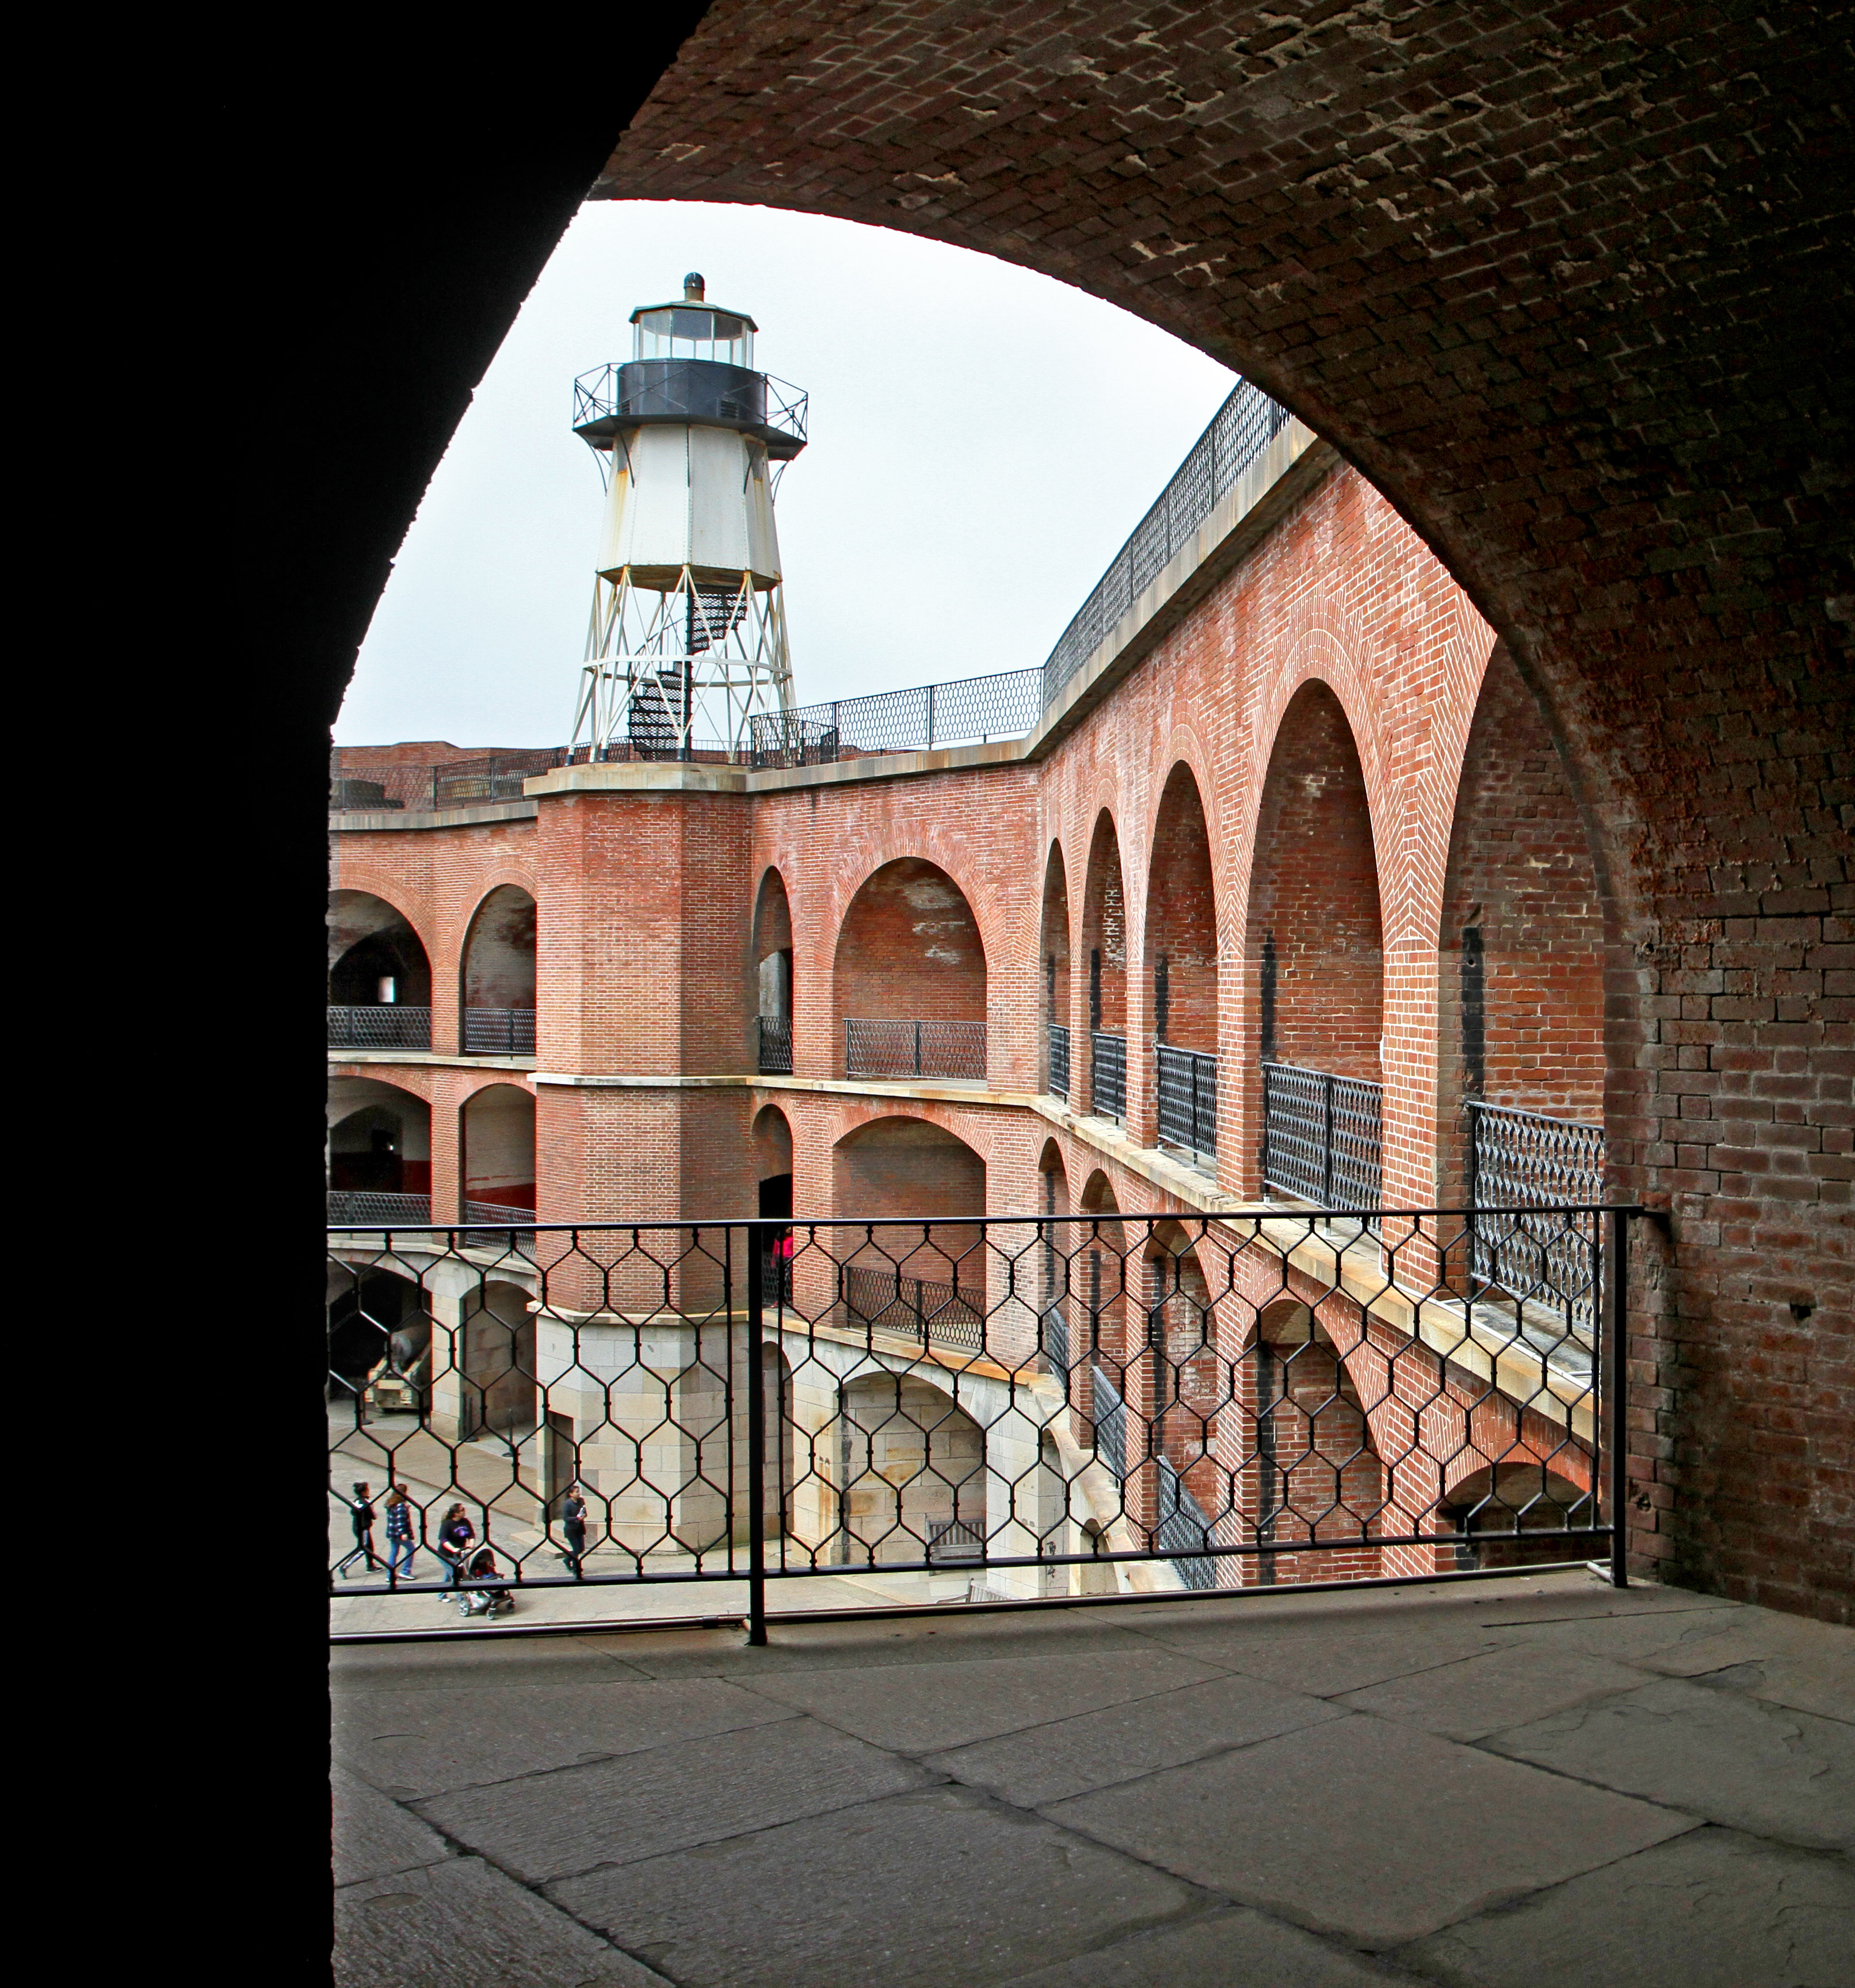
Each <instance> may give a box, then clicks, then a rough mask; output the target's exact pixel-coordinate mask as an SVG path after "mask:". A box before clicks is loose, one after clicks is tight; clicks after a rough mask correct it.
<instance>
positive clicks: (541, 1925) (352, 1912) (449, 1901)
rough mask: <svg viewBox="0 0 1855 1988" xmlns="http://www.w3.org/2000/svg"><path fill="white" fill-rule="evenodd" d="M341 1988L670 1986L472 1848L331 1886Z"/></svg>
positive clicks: (338, 1985) (337, 1981)
mask: <svg viewBox="0 0 1855 1988" xmlns="http://www.w3.org/2000/svg"><path fill="white" fill-rule="evenodd" d="M334 1959H335V1988H671V1984H670V1983H668V1982H666V1981H665V1980H664V1978H663V1976H662V1975H661V1974H658V1973H654V1972H653V1971H652V1969H649V1968H648V1967H645V1966H642V1965H641V1963H638V1961H636V1960H634V1959H631V1956H629V1955H628V1954H625V1953H621V1952H618V1949H616V1948H614V1946H611V1944H610V1943H609V1942H608V1941H605V1940H603V1939H601V1938H600V1937H599V1936H598V1935H597V1933H594V1932H588V1931H587V1929H586V1928H585V1927H584V1926H583V1925H577V1924H576V1923H575V1922H574V1920H573V1919H570V1918H569V1917H568V1915H567V1914H566V1913H565V1912H561V1911H560V1910H559V1909H558V1908H557V1907H555V1906H553V1905H549V1904H548V1903H547V1901H546V1900H545V1899H544V1898H537V1897H536V1896H535V1895H534V1894H533V1892H527V1891H524V1890H523V1888H522V1887H521V1886H520V1885H517V1884H516V1883H514V1882H513V1881H511V1880H510V1879H509V1878H505V1877H504V1876H503V1874H502V1873H501V1872H500V1871H493V1870H492V1869H490V1868H489V1865H486V1864H485V1863H483V1862H482V1861H481V1860H480V1859H479V1858H475V1857H459V1858H453V1859H452V1861H450V1862H449V1863H448V1864H445V1865H441V1866H438V1868H435V1869H428V1870H419V1871H410V1872H407V1873H404V1874H402V1875H399V1876H398V1877H392V1878H377V1879H375V1880H374V1881H371V1882H370V1883H367V1884H361V1885H350V1887H349V1888H347V1890H345V1891H342V1892H337V1893H336V1895H335V1955H334Z"/></svg>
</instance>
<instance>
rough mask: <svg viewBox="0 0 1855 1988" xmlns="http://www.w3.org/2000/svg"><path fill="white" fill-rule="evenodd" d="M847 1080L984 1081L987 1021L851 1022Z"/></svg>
mask: <svg viewBox="0 0 1855 1988" xmlns="http://www.w3.org/2000/svg"><path fill="white" fill-rule="evenodd" d="M844 1073H845V1076H846V1077H890V1078H895V1079H900V1080H908V1079H910V1078H913V1077H953V1078H956V1079H959V1080H963V1081H966V1082H971V1081H973V1080H978V1081H979V1082H980V1083H983V1082H984V1080H985V1074H986V1025H985V1023H983V1022H933V1021H889V1022H884V1021H877V1022H865V1021H851V1020H846V1021H845V1024H844Z"/></svg>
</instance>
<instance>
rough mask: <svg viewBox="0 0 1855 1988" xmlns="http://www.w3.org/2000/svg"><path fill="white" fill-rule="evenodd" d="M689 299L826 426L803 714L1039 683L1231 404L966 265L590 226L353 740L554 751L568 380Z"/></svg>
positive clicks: (784, 548)
mask: <svg viewBox="0 0 1855 1988" xmlns="http://www.w3.org/2000/svg"><path fill="white" fill-rule="evenodd" d="M689 269H699V270H700V271H701V272H702V273H703V274H704V275H705V276H706V277H707V279H708V286H709V288H708V295H709V302H710V303H716V304H720V305H723V306H731V307H733V308H734V309H740V310H744V311H746V313H748V314H749V315H750V316H752V317H753V319H754V320H755V321H756V322H757V324H758V325H759V326H760V336H759V338H758V340H757V343H756V347H755V363H757V365H758V366H759V367H760V368H761V369H762V370H764V371H767V372H769V373H773V374H777V375H778V376H779V377H780V378H782V379H785V380H791V381H793V382H794V383H795V384H797V385H798V386H800V387H803V388H804V389H805V390H806V391H807V392H809V394H811V424H810V431H811V445H810V446H809V447H808V448H807V449H806V450H805V451H804V454H803V455H801V456H800V457H799V458H797V461H796V462H794V463H793V464H792V465H790V468H788V469H787V472H786V474H785V477H784V481H783V482H782V483H781V484H780V492H779V502H778V518H779V533H780V551H781V553H782V554H783V556H784V569H785V588H786V604H787V621H788V626H789V628H790V634H791V641H792V664H793V679H794V695H795V696H796V698H797V701H798V702H800V703H801V704H807V703H811V702H816V701H817V700H819V699H822V698H831V697H848V696H851V695H855V694H857V693H858V692H860V691H872V690H892V689H899V688H902V687H904V686H905V685H912V684H922V683H934V682H945V681H948V680H949V679H950V678H956V677H966V676H982V675H984V674H987V673H989V672H990V671H994V670H1012V669H1024V668H1030V667H1031V666H1032V665H1033V664H1038V663H1041V661H1043V659H1044V657H1045V655H1047V654H1048V652H1049V651H1050V649H1051V645H1052V644H1054V642H1055V641H1056V638H1057V637H1058V635H1060V634H1061V633H1062V631H1063V629H1064V627H1065V625H1066V624H1067V623H1068V620H1069V617H1071V615H1072V614H1074V613H1075V610H1076V609H1077V608H1078V607H1079V606H1080V605H1081V604H1082V600H1083V599H1084V598H1085V596H1086V595H1087V593H1088V590H1089V589H1090V588H1091V587H1093V586H1094V584H1095V581H1096V580H1097V579H1098V577H1099V576H1100V575H1101V573H1102V569H1103V567H1104V566H1106V564H1107V563H1108V561H1109V560H1110V559H1111V558H1112V556H1113V555H1114V553H1115V550H1116V549H1117V548H1118V547H1119V545H1120V543H1121V542H1122V539H1125V538H1126V536H1127V534H1128V532H1129V531H1131V530H1132V528H1133V526H1135V525H1136V523H1137V522H1139V518H1140V516H1141V515H1142V512H1144V511H1145V510H1146V507H1147V506H1148V505H1149V504H1150V503H1151V502H1153V499H1154V498H1155V497H1156V496H1157V495H1159V491H1160V489H1162V488H1163V485H1164V484H1165V482H1166V478H1167V477H1169V476H1170V475H1171V474H1172V472H1173V469H1174V468H1176V467H1177V465H1178V463H1179V462H1180V458H1182V457H1183V455H1184V454H1185V452H1186V450H1187V449H1188V448H1190V446H1191V445H1192V443H1193V441H1194V440H1195V439H1196V438H1197V435H1198V434H1199V432H1200V430H1201V429H1202V428H1203V427H1204V424H1206V422H1207V421H1209V420H1210V417H1211V415H1212V414H1214V412H1215V411H1216V410H1217V407H1218V405H1219V404H1220V403H1221V401H1223V400H1224V397H1225V395H1226V394H1228V393H1229V391H1230V387H1231V386H1232V384H1234V379H1233V376H1232V375H1231V374H1229V373H1227V372H1226V371H1225V370H1224V368H1223V367H1220V366H1218V365H1217V364H1215V363H1214V362H1213V361H1211V360H1209V359H1207V358H1206V357H1203V354H1202V353H1198V352H1196V351H1194V350H1192V348H1191V347H1189V346H1186V345H1182V344H1180V343H1179V342H1178V341H1177V340H1176V339H1173V338H1172V337H1170V336H1168V335H1167V334H1166V333H1164V332H1161V331H1156V330H1154V329H1153V327H1152V326H1149V325H1147V324H1144V323H1142V322H1141V321H1140V320H1139V319H1138V318H1134V317H1130V316H1127V315H1126V313H1124V312H1122V311H1119V310H1117V309H1115V308H1114V307H1113V306H1112V305H1109V304H1105V303H1100V302H1098V301H1097V300H1096V299H1094V298H1092V297H1088V296H1084V295H1083V294H1082V292H1081V291H1079V290H1073V289H1069V288H1068V287H1067V286H1065V285H1064V284H1061V283H1058V282H1054V281H1052V280H1051V279H1050V278H1048V277H1045V276H1034V275H1032V274H1031V273H1030V272H1027V271H1025V270H1023V269H1016V268H1014V267H1012V266H1011V265H1009V264H1007V263H1004V262H994V261H993V260H992V259H990V258H989V257H987V256H983V255H973V254H970V253H969V252H966V251H965V250H963V249H950V248H946V247H943V246H942V245H940V244H939V243H937V242H923V241H919V240H916V239H915V238H912V237H911V236H909V235H895V234H891V233H889V232H888V231H886V230H885V229H882V228H864V227H860V226H858V225H856V224H855V223H853V222H851V221H832V220H828V219H825V218H822V217H821V216H818V215H797V214H784V213H780V212H777V211H774V210H773V209H771V208H754V207H723V206H709V205H699V204H696V203H692V202H684V201H676V202H668V201H619V202H611V201H606V202H600V203H597V204H596V205H589V206H587V207H585V208H582V209H581V212H580V214H579V215H578V217H577V218H576V219H575V221H574V223H573V225H572V226H571V227H570V228H569V229H568V231H567V235H566V238H565V239H564V241H563V242H561V244H560V248H559V249H557V251H556V252H555V254H554V256H553V260H552V261H551V262H550V263H549V264H548V265H547V269H546V270H545V271H544V272H543V275H542V276H541V279H540V282H538V283H537V285H536V286H535V289H534V292H533V295H532V296H530V298H529V299H528V302H527V303H526V305H525V306H523V310H522V313H521V315H520V317H518V318H517V319H516V323H515V326H514V328H513V330H511V331H510V333H509V337H508V339H507V340H506V343H504V345H503V348H502V350H501V351H500V352H499V353H497V355H496V360H495V362H494V363H493V365H492V366H491V367H490V369H489V374H488V375H487V376H486V378H485V380H484V381H483V384H482V386H481V387H479V389H478V391H477V394H476V400H475V401H474V402H473V403H472V406H471V408H470V411H469V413H468V414H465V417H464V420H463V424H462V426H461V427H460V428H459V430H458V431H457V434H456V437H455V439H454V440H453V441H452V445H451V448H450V449H449V451H448V452H447V454H446V455H445V459H444V461H443V462H442V464H441V465H439V468H438V474H437V475H435V477H434V478H433V479H432V486H431V488H430V489H428V491H427V492H426V493H425V502H424V504H423V505H421V507H420V509H419V513H418V519H417V521H416V522H415V523H414V525H413V526H412V529H411V532H409V533H408V536H407V539H406V542H405V546H403V547H402V548H401V552H400V555H399V559H398V563H397V565H396V566H394V572H393V576H392V579H391V580H390V581H389V583H388V587H387V590H386V592H385V593H384V595H383V596H382V597H381V603H380V606H379V607H378V609H377V610H376V612H375V614H374V621H373V625H372V627H371V628H370V629H369V630H368V631H367V641H366V642H365V643H364V645H363V647H362V648H361V662H360V666H359V668H358V669H357V671H356V672H355V676H354V684H353V685H352V687H351V688H350V691H349V692H348V697H347V702H346V704H344V706H343V707H342V712H341V717H340V722H339V723H338V724H337V728H336V733H335V735H336V737H337V739H338V740H340V741H341V742H344V743H345V744H349V745H362V744H384V743H388V742H392V741H395V740H401V739H449V740H451V741H452V742H453V743H454V744H456V745H558V744H561V743H564V742H565V740H566V738H567V732H568V731H569V730H570V727H571V723H572V718H573V711H574V696H575V693H576V691H577V688H578V685H579V673H580V662H581V656H582V654H583V653H584V643H585V634H586V622H587V609H588V607H589V605H590V603H591V594H592V583H593V573H592V559H593V553H594V545H595V542H596V536H597V529H598V524H599V517H600V508H601V498H602V493H601V485H600V478H599V472H598V469H597V466H596V465H595V463H594V459H593V457H592V454H591V451H589V450H588V449H587V447H586V445H585V444H584V443H583V442H582V441H580V440H579V439H578V438H577V436H575V435H574V433H573V432H572V430H571V428H570V425H569V421H570V414H571V410H572V404H573V394H572V386H573V380H574V375H575V374H579V373H583V372H585V371H586V370H588V369H589V368H591V367H594V366H597V365H601V364H602V363H604V362H605V361H606V360H610V359H628V358H629V357H631V327H630V326H629V324H628V322H627V320H628V318H629V317H630V315H631V312H632V310H633V309H635V307H636V306H638V305H639V304H642V303H661V302H662V301H664V300H665V299H668V298H672V297H675V296H680V295H681V293H682V276H683V272H685V270H689Z"/></svg>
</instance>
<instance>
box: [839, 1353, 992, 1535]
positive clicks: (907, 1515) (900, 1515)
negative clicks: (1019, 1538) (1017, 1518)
mask: <svg viewBox="0 0 1855 1988" xmlns="http://www.w3.org/2000/svg"><path fill="white" fill-rule="evenodd" d="M838 1441H839V1444H840V1446H841V1447H840V1455H841V1466H840V1468H841V1476H842V1479H843V1483H844V1487H845V1489H844V1496H843V1499H842V1502H841V1511H842V1519H841V1549H840V1551H841V1559H842V1560H843V1562H844V1564H845V1565H846V1566H850V1567H880V1566H882V1565H884V1564H885V1563H891V1562H895V1561H903V1562H906V1561H909V1560H913V1561H916V1562H919V1561H922V1560H926V1562H928V1563H929V1565H930V1566H933V1567H959V1566H960V1565H962V1564H970V1563H973V1562H976V1561H977V1560H980V1558H981V1557H983V1554H984V1551H985V1538H986V1481H985V1460H986V1456H985V1433H984V1432H983V1430H982V1429H981V1428H980V1425H978V1423H977V1422H975V1421H974V1420H973V1418H972V1417H971V1416H970V1415H968V1414H967V1413H966V1411H965V1410H964V1409H963V1408H960V1407H958V1406H956V1405H955V1404H954V1403H953V1401H950V1400H949V1399H948V1398H947V1397H946V1395H944V1394H943V1393H942V1392H941V1391H940V1390H939V1388H934V1387H930V1386H929V1384H928V1383H927V1382H926V1381H921V1380H917V1379H916V1378H914V1377H913V1376H912V1375H904V1374H871V1375H866V1376H865V1377H863V1378H860V1379H858V1380H855V1381H851V1382H850V1383H848V1385H847V1386H846V1387H845V1388H844V1390H843V1395H842V1412H841V1415H840V1416H839V1418H838Z"/></svg>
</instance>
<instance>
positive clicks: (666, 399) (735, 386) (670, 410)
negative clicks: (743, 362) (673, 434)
mask: <svg viewBox="0 0 1855 1988" xmlns="http://www.w3.org/2000/svg"><path fill="white" fill-rule="evenodd" d="M809 400H810V397H809V396H808V395H807V394H806V393H805V392H804V390H803V389H802V388H801V387H795V386H794V385H793V384H792V383H791V382H790V380H779V379H776V378H774V377H773V374H770V373H757V372H755V371H754V370H753V369H752V368H751V367H745V366H730V365H729V364H727V363H725V362H724V361H722V360H713V359H627V360H620V359H615V360H612V361H611V363H608V364H607V365H604V366H595V367H593V369H592V370H591V371H590V372H587V373H582V374H581V375H580V377H578V378H577V380H574V434H577V435H580V436H581V437H583V438H584V439H585V440H586V441H587V442H589V443H590V444H591V445H592V446H593V447H594V448H611V446H612V438H613V437H614V435H615V434H617V433H618V431H619V430H620V429H621V428H624V427H625V425H626V424H628V423H630V422H636V423H638V424H646V423H648V422H652V421H697V422H700V421H709V422H713V423H716V424H719V425H720V426H723V427H726V428H743V429H745V430H746V431H747V432H748V433H750V434H756V435H758V436H759V437H760V438H761V440H762V441H765V442H766V443H767V445H768V447H767V453H768V454H769V455H772V456H773V457H774V458H775V459H776V460H779V461H784V460H787V459H788V458H790V457H792V456H794V455H797V454H798V452H799V451H800V450H801V449H802V448H804V446H805V417H806V410H807V405H808V404H809Z"/></svg>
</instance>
